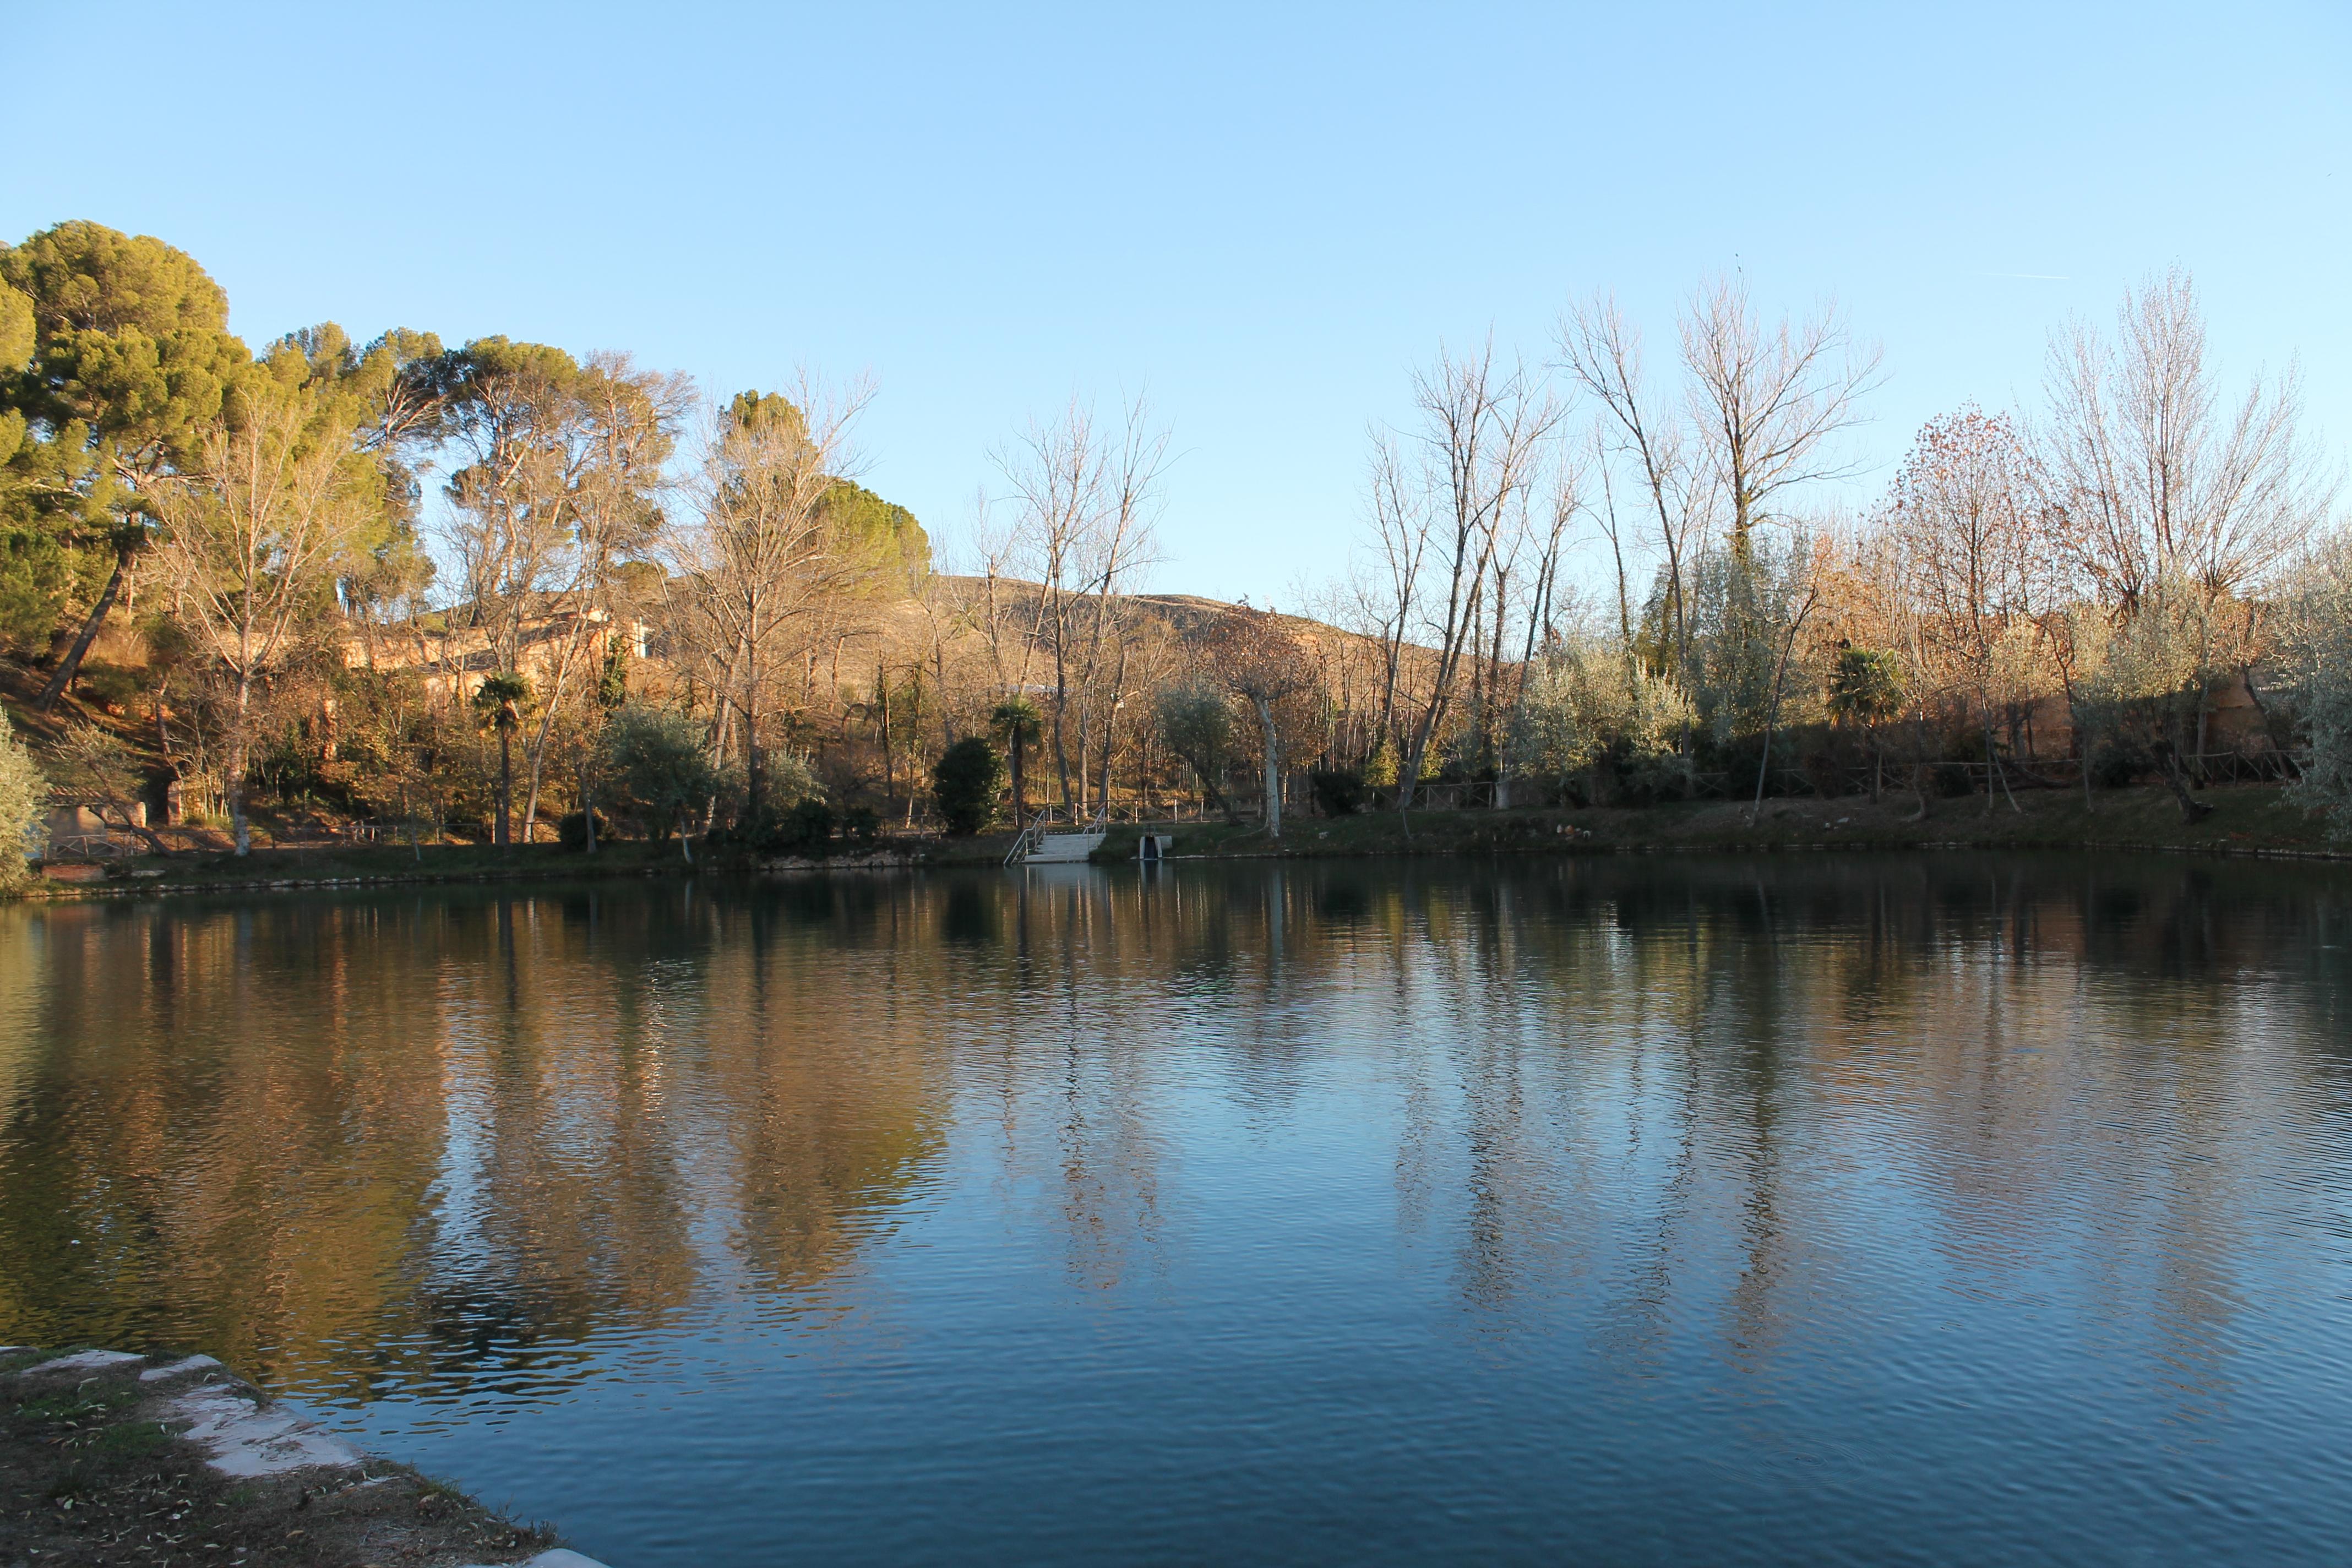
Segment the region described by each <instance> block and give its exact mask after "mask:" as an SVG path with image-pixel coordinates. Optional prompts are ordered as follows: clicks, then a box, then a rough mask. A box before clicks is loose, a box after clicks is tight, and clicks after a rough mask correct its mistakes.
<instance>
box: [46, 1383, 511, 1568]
mask: <svg viewBox="0 0 2352 1568" xmlns="http://www.w3.org/2000/svg"><path fill="white" fill-rule="evenodd" d="M55 1359H57V1357H56V1356H55V1355H53V1354H52V1353H51V1352H43V1351H29V1350H17V1351H10V1352H5V1353H0V1565H5V1568H36V1565H37V1568H48V1565H50V1564H58V1565H61V1568H62V1565H66V1564H73V1565H76V1568H79V1565H82V1564H92V1565H96V1564H107V1565H113V1564H131V1563H136V1564H156V1565H158V1568H161V1565H163V1564H167V1563H169V1564H179V1563H204V1564H250V1565H252V1568H264V1565H271V1568H274V1565H278V1564H284V1565H286V1568H362V1565H371V1568H455V1565H457V1564H461V1563H512V1562H516V1561H519V1560H520V1559H522V1558H526V1557H530V1556H532V1555H534V1554H536V1553H537V1552H541V1551H544V1550H546V1549H547V1548H549V1547H551V1546H552V1545H554V1544H555V1533H554V1531H552V1530H551V1529H550V1528H548V1527H545V1526H526V1525H520V1524H517V1523H515V1522H514V1521H510V1520H506V1519H501V1518H499V1516H498V1515H496V1514H494V1513H492V1512H491V1511H490V1510H488V1509H485V1508H483V1507H482V1506H481V1505H480V1504H479V1503H477V1502H475V1501H474V1500H472V1499H470V1498H467V1497H466V1496H465V1495H464V1494H462V1493H460V1492H458V1491H457V1490H455V1489H451V1488H449V1487H446V1486H443V1485H441V1484H440V1483H438V1482H436V1481H433V1480H430V1479H426V1478H425V1477H423V1476H420V1475H418V1474H416V1473H415V1471H413V1470H411V1469H409V1468H406V1467H404V1466H400V1465H394V1464H390V1463H387V1462H385V1461H383V1460H379V1459H373V1458H362V1459H359V1460H358V1462H356V1463H354V1464H351V1465H349V1466H347V1467H346V1466H327V1465H303V1466H299V1468H286V1469H282V1470H279V1471H278V1472H277V1473H264V1474H257V1475H249V1476H235V1475H227V1474H224V1473H222V1472H221V1471H220V1470H219V1469H218V1468H215V1466H214V1465H213V1464H212V1463H211V1462H209V1461H210V1459H211V1458H213V1457H214V1454H215V1450H214V1449H211V1448H208V1447H206V1446H205V1445H204V1444H201V1443H200V1442H198V1441H197V1440H194V1439H193V1438H191V1437H190V1436H188V1435H187V1433H188V1431H189V1429H190V1428H191V1426H200V1425H201V1423H196V1422H192V1421H191V1420H190V1419H189V1418H188V1415H189V1409H190V1405H189V1400H190V1396H191V1395H194V1396H196V1397H198V1398H205V1397H209V1398H212V1399H213V1400H214V1401H215V1404H216V1405H218V1404H221V1403H224V1401H223V1399H222V1396H223V1395H226V1394H236V1395H241V1396H244V1397H245V1398H249V1399H252V1400H255V1401H257V1404H256V1405H254V1406H253V1407H252V1408H253V1409H255V1410H257V1412H259V1413H260V1414H262V1415H265V1416H267V1415H275V1414H279V1412H278V1408H277V1407H275V1406H273V1405H271V1404H270V1403H269V1402H268V1399H267V1397H266V1396H263V1395H261V1394H259V1393H258V1391H257V1390H254V1389H253V1388H252V1387H251V1386H250V1385H249V1384H243V1383H240V1382H239V1381H237V1380H236V1378H234V1377H231V1376H230V1375H228V1374H227V1373H226V1372H223V1371H222V1370H220V1369H219V1368H218V1367H217V1366H215V1365H213V1364H212V1363H203V1364H201V1365H195V1364H190V1363H175V1362H174V1361H173V1358H169V1357H161V1356H156V1357H144V1358H129V1359H124V1360H121V1361H118V1362H115V1363H112V1364H110V1365H105V1366H91V1365H89V1364H84V1365H79V1366H72V1367H67V1368H63V1369H58V1370H47V1371H43V1370H31V1369H37V1368H39V1367H41V1365H42V1364H43V1363H47V1362H49V1361H52V1360H55ZM175 1366H177V1367H184V1368H185V1370H178V1371H175V1372H173V1373H172V1374H171V1375H168V1376H161V1377H157V1378H154V1379H152V1380H151V1381H145V1382H142V1379H141V1377H140V1373H142V1372H149V1373H154V1372H156V1371H157V1370H158V1369H161V1368H165V1367H175ZM320 1441H321V1442H322V1443H324V1444H326V1445H328V1446H330V1447H335V1446H338V1445H333V1443H332V1440H331V1439H324V1438H321V1439H320Z"/></svg>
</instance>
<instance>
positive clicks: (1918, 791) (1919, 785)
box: [1911, 716, 1927, 822]
mask: <svg viewBox="0 0 2352 1568" xmlns="http://www.w3.org/2000/svg"><path fill="white" fill-rule="evenodd" d="M1911 793H1912V794H1913V795H1917V796H1918V797H1919V810H1918V814H1917V815H1916V816H1913V817H1912V818H1911V820H1912V821H1914V822H1925V821H1927V721H1925V720H1924V719H1921V718H1918V717H1916V716H1915V717H1914V718H1913V719H1912V721H1911Z"/></svg>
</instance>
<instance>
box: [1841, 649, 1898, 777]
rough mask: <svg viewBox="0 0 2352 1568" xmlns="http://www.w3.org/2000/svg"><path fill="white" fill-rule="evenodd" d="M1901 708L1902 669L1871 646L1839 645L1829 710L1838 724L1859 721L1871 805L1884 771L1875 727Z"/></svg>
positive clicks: (1883, 753)
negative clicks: (1867, 764) (1867, 749)
mask: <svg viewBox="0 0 2352 1568" xmlns="http://www.w3.org/2000/svg"><path fill="white" fill-rule="evenodd" d="M1902 710H1903V672H1902V670H1901V669H1900V668H1897V667H1896V665H1895V660H1894V658H1893V657H1892V656H1891V655H1888V654H1885V653H1881V652H1879V651H1877V650H1876V649H1874V648H1863V647H1854V646H1853V644H1851V643H1844V644H1841V645H1840V646H1839V650H1838V658H1837V667H1836V668H1834V669H1832V671H1831V672H1830V713H1831V716H1832V717H1833V718H1835V719H1836V720H1837V721H1838V722H1840V723H1842V724H1843V723H1855V724H1860V725H1861V726H1862V729H1863V733H1864V736H1865V737H1866V738H1867V739H1868V740H1869V742H1870V758H1871V766H1870V798H1871V802H1872V804H1874V805H1875V804H1876V803H1877V800H1878V791H1879V785H1880V782H1881V780H1882V779H1883V777H1884V776H1885V773H1886V748H1885V746H1883V745H1881V744H1880V743H1879V726H1880V725H1882V724H1884V723H1885V722H1886V721H1888V720H1889V719H1892V718H1894V717H1895V714H1897V713H1899V712H1901V711H1902Z"/></svg>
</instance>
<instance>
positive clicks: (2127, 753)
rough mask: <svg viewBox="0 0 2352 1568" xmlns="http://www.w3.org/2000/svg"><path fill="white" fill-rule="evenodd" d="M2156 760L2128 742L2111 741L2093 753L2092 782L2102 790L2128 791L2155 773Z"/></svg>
mask: <svg viewBox="0 0 2352 1568" xmlns="http://www.w3.org/2000/svg"><path fill="white" fill-rule="evenodd" d="M2155 767H2156V759H2155V758H2153V757H2151V756H2149V755H2148V754H2147V751H2146V750H2144V749H2143V748H2141V747H2138V746H2136V745H2133V744H2132V743H2131V742H2128V741H2110V742H2107V743H2106V744H2105V745H2104V746H2101V747H2100V748H2099V749H2098V750H2096V751H2095V752H2092V753H2091V782H2092V783H2093V784H2097V785H2098V786H2099V787H2100V788H2101V789H2128V788H2130V787H2131V785H2132V784H2135V783H2137V781H2138V780H2139V779H2140V778H2141V777H2142V776H2143V775H2144V774H2147V773H2150V772H2152V771H2154V769H2155Z"/></svg>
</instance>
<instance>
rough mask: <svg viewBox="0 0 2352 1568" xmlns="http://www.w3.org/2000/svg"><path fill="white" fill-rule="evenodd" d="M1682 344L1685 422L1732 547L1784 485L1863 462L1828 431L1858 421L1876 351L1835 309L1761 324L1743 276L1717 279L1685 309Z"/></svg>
mask: <svg viewBox="0 0 2352 1568" xmlns="http://www.w3.org/2000/svg"><path fill="white" fill-rule="evenodd" d="M1682 351H1683V368H1684V369H1685V372H1686V373H1687V374H1688V375H1689V377H1690V388H1689V395H1688V403H1689V411H1690V420H1691V428H1692V429H1693V430H1694V431H1695V432H1696V435H1697V437H1698V439H1699V443H1700V449H1701V451H1702V453H1703V454H1704V458H1705V461H1706V465H1707V467H1708V469H1709V471H1710V473H1711V476H1712V478H1713V479H1714V482H1715V483H1716V484H1717V486H1719V487H1720V489H1721V491H1722V495H1723V499H1724V500H1725V501H1726V502H1727V504H1728V506H1729V507H1730V510H1731V515H1730V518H1729V522H1730V525H1731V537H1732V545H1733V549H1734V550H1735V551H1739V552H1745V550H1746V549H1747V545H1748V538H1749V536H1750V534H1751V533H1752V532H1753V531H1754V530H1755V528H1756V527H1757V525H1758V524H1759V523H1761V522H1765V521H1769V520H1770V519H1771V517H1772V515H1773V501H1774V498H1776V497H1777V496H1779V495H1780V493H1781V492H1782V491H1784V490H1787V489H1790V488H1792V487H1794V486H1799V485H1805V484H1811V483H1816V482H1819V481H1822V480H1827V479H1843V478H1847V477H1850V476H1852V475H1853V474H1854V473H1857V472H1859V471H1860V465H1859V464H1858V463H1854V462H1852V461H1848V460H1844V459H1843V458H1840V456H1839V455H1838V454H1837V452H1836V450H1835V447H1836V442H1835V440H1834V437H1837V436H1838V435H1840V434H1841V433H1843V432H1844V431H1846V430H1849V429H1851V428H1853V426H1856V425H1858V424H1860V423H1861V422H1862V420H1863V417H1864V416H1863V413H1862V400H1863V398H1864V396H1865V395H1867V394H1868V393H1870V392H1871V391H1873V390H1874V388H1875V387H1876V386H1877V384H1878V379H1879V378H1878V364H1879V356H1878V351H1877V350H1876V349H1874V348H1868V347H1864V346H1863V345H1860V344H1857V343H1856V342H1854V341H1853V337H1852V335H1851V334H1850V333H1849V332H1848V331H1847V330H1846V328H1845V325H1844V323H1843V321H1842V320H1841V319H1840V318H1839V316H1838V314H1837V312H1836V310H1834V309H1832V308H1829V307H1824V308H1823V309H1822V310H1819V311H1817V312H1816V313H1815V314H1814V315H1812V316H1811V318H1809V319H1807V320H1805V321H1797V322H1791V321H1787V320H1783V321H1780V323H1778V324H1777V325H1775V326H1773V327H1771V328H1769V329H1767V328H1766V327H1765V326H1764V325H1763V324H1762V323H1761V322H1760V321H1758V320H1757V317H1756V312H1755V310H1754V307H1753V306H1752V304H1751V303H1750V301H1749V300H1748V289H1747V286H1746V285H1745V284H1743V283H1741V282H1739V281H1738V279H1733V278H1722V279H1717V280H1715V281H1714V282H1712V283H1709V284H1707V285H1706V286H1704V287H1702V288H1701V289H1699V291H1698V293H1697V294H1696V296H1695V297H1694V298H1693V299H1692V300H1691V302H1690V306H1689V308H1688V309H1687V310H1685V312H1684V314H1683V321H1682Z"/></svg>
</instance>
